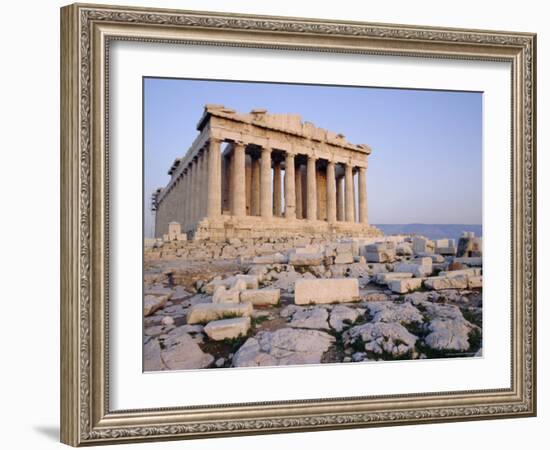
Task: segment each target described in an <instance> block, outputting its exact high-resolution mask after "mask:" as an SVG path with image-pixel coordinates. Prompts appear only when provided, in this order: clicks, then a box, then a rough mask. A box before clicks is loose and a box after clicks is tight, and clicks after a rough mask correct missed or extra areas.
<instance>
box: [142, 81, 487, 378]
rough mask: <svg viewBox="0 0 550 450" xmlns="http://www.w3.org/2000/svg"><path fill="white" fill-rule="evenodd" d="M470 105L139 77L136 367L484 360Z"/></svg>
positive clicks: (476, 143) (475, 102)
mask: <svg viewBox="0 0 550 450" xmlns="http://www.w3.org/2000/svg"><path fill="white" fill-rule="evenodd" d="M482 108H483V93H481V92H465V91H443V90H439V91H438V90H417V89H405V88H381V87H366V86H365V87H362V86H333V85H306V84H285V83H267V82H261V83H260V82H246V81H223V80H200V79H175V78H155V77H145V78H143V161H144V182H143V205H144V216H143V370H144V371H145V372H155V371H166V370H197V369H222V368H223V369H231V370H233V369H234V368H244V367H247V368H250V367H275V366H291V365H305V364H381V363H383V362H384V361H392V360H407V361H410V364H419V363H421V362H420V360H430V359H434V358H475V357H481V356H482V353H483V320H482V319H483V314H482V311H483V300H482V291H483V283H482V279H483V278H482V277H483V275H482V265H483V246H482V236H483V230H482V215H483V214H482V213H483V209H482V193H483V180H482V161H483V157H482V156H483V154H482V152H483V149H482V145H483V135H482V126H483V124H482Z"/></svg>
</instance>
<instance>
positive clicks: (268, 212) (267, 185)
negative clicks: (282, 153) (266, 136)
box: [260, 147, 273, 219]
mask: <svg viewBox="0 0 550 450" xmlns="http://www.w3.org/2000/svg"><path fill="white" fill-rule="evenodd" d="M260 185H261V186H260V196H261V200H260V213H261V216H262V217H263V218H264V219H270V218H271V217H272V215H273V206H272V205H273V203H272V201H273V193H272V191H271V148H266V147H264V148H262V157H261V161H260Z"/></svg>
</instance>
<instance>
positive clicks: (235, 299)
mask: <svg viewBox="0 0 550 450" xmlns="http://www.w3.org/2000/svg"><path fill="white" fill-rule="evenodd" d="M239 301H240V291H238V290H236V289H227V288H226V287H225V286H218V287H217V288H216V289H215V290H214V295H213V296H212V303H239Z"/></svg>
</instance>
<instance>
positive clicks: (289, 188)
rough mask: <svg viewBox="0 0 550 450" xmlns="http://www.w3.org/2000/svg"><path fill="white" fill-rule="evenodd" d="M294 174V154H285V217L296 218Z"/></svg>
mask: <svg viewBox="0 0 550 450" xmlns="http://www.w3.org/2000/svg"><path fill="white" fill-rule="evenodd" d="M295 181H296V180H295V174H294V155H292V154H291V153H287V154H286V159H285V217H286V218H287V219H295V218H296V186H295Z"/></svg>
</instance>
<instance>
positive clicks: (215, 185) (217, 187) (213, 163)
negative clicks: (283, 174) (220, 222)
mask: <svg viewBox="0 0 550 450" xmlns="http://www.w3.org/2000/svg"><path fill="white" fill-rule="evenodd" d="M207 177H208V201H207V215H208V217H209V218H214V217H218V216H219V215H220V214H221V213H222V170H221V153H220V140H219V139H215V138H210V143H209V145H208V174H207Z"/></svg>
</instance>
